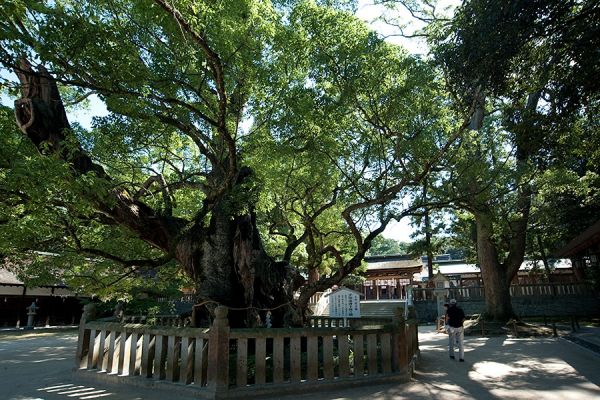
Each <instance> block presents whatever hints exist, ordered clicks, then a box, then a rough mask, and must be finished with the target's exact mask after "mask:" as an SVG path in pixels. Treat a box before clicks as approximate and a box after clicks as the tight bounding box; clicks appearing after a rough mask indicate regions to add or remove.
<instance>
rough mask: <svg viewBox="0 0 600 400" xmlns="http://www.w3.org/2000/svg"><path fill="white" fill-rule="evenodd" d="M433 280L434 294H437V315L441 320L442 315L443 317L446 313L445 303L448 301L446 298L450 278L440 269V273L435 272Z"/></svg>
mask: <svg viewBox="0 0 600 400" xmlns="http://www.w3.org/2000/svg"><path fill="white" fill-rule="evenodd" d="M432 281H433V283H434V285H435V286H434V288H433V294H434V295H435V302H436V304H437V315H438V320H439V319H440V317H442V316H443V315H444V314H445V311H444V303H445V302H446V298H447V297H448V293H449V291H448V289H449V288H450V280H449V279H448V278H446V277H445V276H444V275H442V273H441V272H439V271H438V273H437V274H435V275H434V277H433V278H432Z"/></svg>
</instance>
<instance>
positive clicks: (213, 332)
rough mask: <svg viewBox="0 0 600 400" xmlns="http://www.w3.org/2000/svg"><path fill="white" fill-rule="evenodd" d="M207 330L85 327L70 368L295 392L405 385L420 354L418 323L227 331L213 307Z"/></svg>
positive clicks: (189, 385) (231, 390)
mask: <svg viewBox="0 0 600 400" xmlns="http://www.w3.org/2000/svg"><path fill="white" fill-rule="evenodd" d="M215 314H216V315H215V317H216V318H215V321H214V323H213V325H212V326H211V328H210V329H199V328H162V327H161V328H157V327H149V326H147V325H142V324H119V323H114V322H98V321H91V322H87V321H86V320H85V318H82V321H81V325H80V331H79V341H78V348H77V357H76V364H77V365H76V366H77V368H78V370H79V372H80V373H86V372H89V371H93V372H94V374H88V376H92V375H94V376H99V375H104V376H107V377H110V376H113V377H118V378H119V379H123V377H130V378H131V379H134V378H136V379H138V381H137V382H139V380H140V379H145V380H146V382H148V383H149V384H152V382H156V381H161V382H170V383H176V384H178V385H179V387H181V386H182V385H183V386H185V387H186V389H189V390H194V391H196V392H197V393H195V394H196V395H198V396H201V397H206V398H211V399H213V398H239V397H240V396H242V395H243V396H252V395H263V394H266V393H269V394H278V393H296V392H297V391H300V390H307V389H315V388H324V387H328V386H335V385H338V384H342V385H345V386H347V385H349V384H353V383H356V384H365V383H376V382H382V381H388V380H399V381H407V380H408V379H409V378H410V375H411V374H412V371H413V369H414V364H415V362H416V358H417V356H418V352H419V347H418V336H417V325H416V321H409V322H408V323H406V322H405V321H404V320H402V319H396V320H395V321H391V320H388V321H387V322H388V323H387V324H385V325H380V326H365V327H362V328H355V327H354V328H349V327H339V326H337V325H338V324H331V323H328V324H327V326H329V327H327V328H303V329H291V328H290V329H266V328H263V329H230V328H229V326H228V321H227V309H226V308H225V307H218V308H217V309H216V312H215Z"/></svg>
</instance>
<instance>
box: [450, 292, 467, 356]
mask: <svg viewBox="0 0 600 400" xmlns="http://www.w3.org/2000/svg"><path fill="white" fill-rule="evenodd" d="M464 322H465V313H464V311H463V310H462V308H460V307H459V306H457V305H456V300H455V299H451V300H450V302H449V306H448V311H446V324H448V326H449V328H448V351H449V353H450V358H451V359H453V360H454V343H455V342H456V344H457V346H458V361H460V362H464V361H465V346H464V344H465V331H464V328H463V323H464Z"/></svg>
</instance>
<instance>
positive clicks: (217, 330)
mask: <svg viewBox="0 0 600 400" xmlns="http://www.w3.org/2000/svg"><path fill="white" fill-rule="evenodd" d="M228 311H229V310H228V309H227V307H225V306H218V307H217V308H215V311H214V313H215V320H214V322H213V324H212V326H211V328H210V332H209V339H208V371H207V380H208V382H207V383H208V385H207V386H208V389H209V390H211V391H212V392H213V393H214V398H215V399H217V398H220V397H221V396H220V394H224V393H225V392H227V390H228V388H229V321H228V319H227V313H228Z"/></svg>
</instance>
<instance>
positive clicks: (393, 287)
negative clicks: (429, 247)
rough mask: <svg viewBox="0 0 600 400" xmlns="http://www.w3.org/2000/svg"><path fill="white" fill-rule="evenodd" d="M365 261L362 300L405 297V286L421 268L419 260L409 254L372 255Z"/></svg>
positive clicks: (412, 280) (411, 282) (412, 282)
mask: <svg viewBox="0 0 600 400" xmlns="http://www.w3.org/2000/svg"><path fill="white" fill-rule="evenodd" d="M365 261H366V262H367V264H368V266H367V272H366V273H365V277H366V280H365V282H364V283H363V287H362V294H363V295H364V300H392V299H406V288H407V287H408V286H412V285H413V284H414V278H413V277H414V275H415V274H417V273H420V272H421V270H422V268H423V264H422V262H421V260H419V259H414V258H411V257H409V256H398V255H397V256H372V257H366V258H365Z"/></svg>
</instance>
